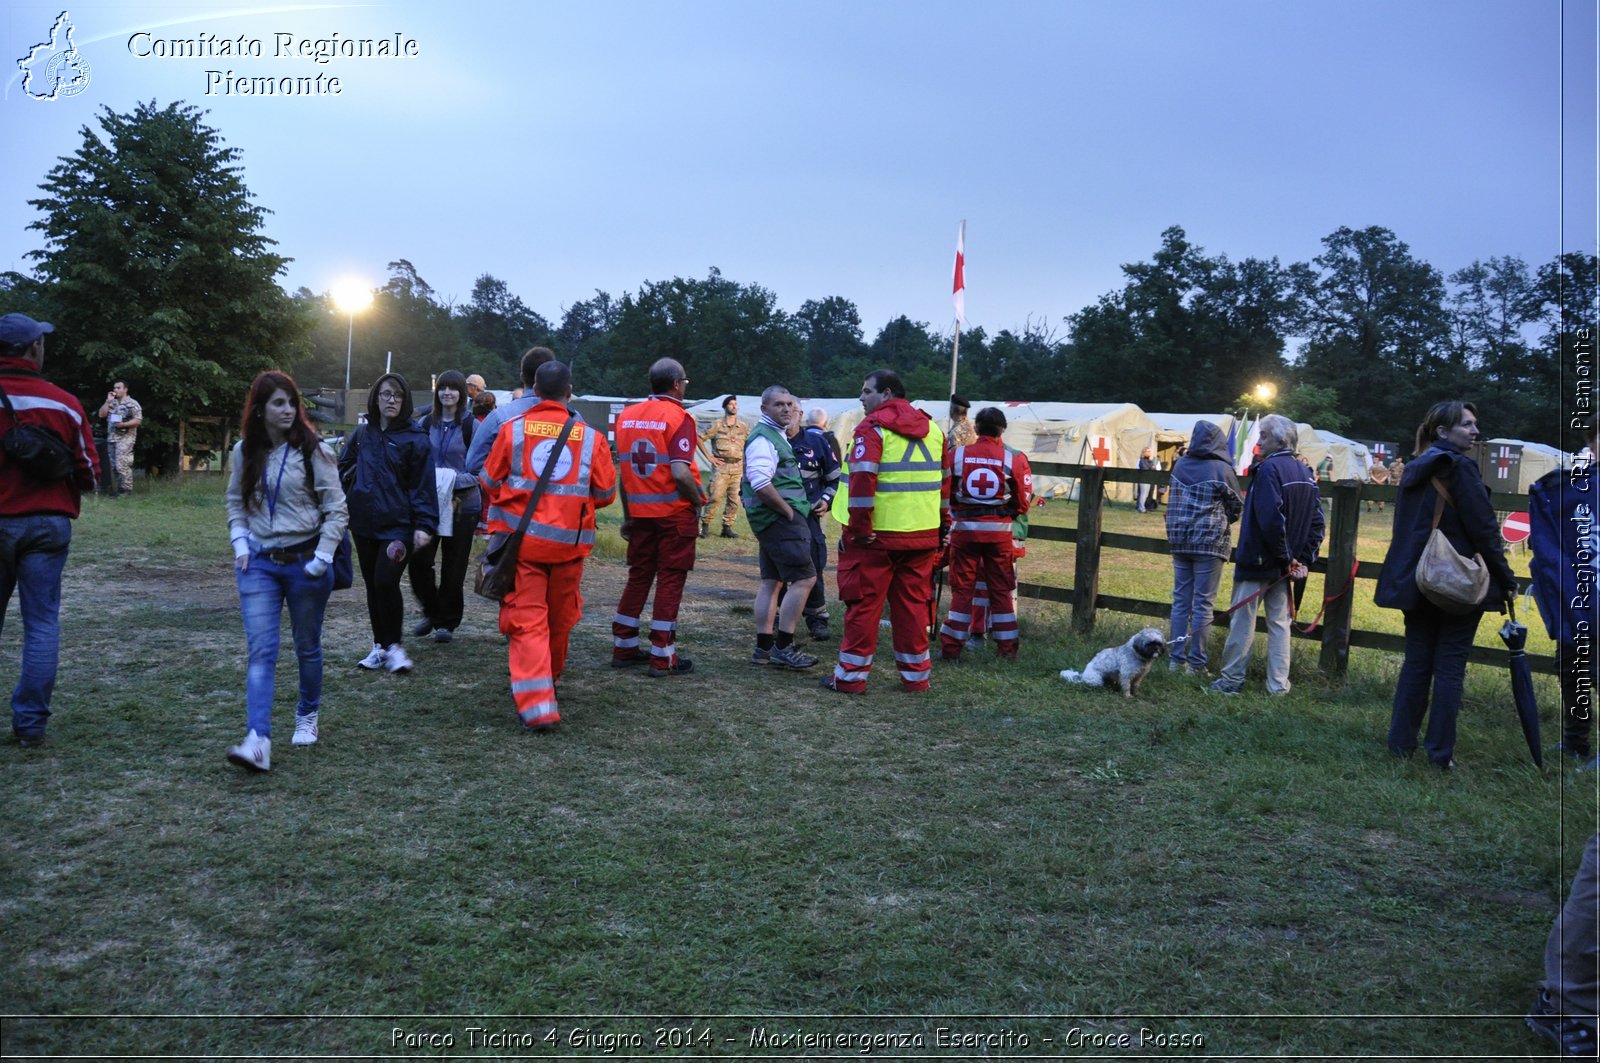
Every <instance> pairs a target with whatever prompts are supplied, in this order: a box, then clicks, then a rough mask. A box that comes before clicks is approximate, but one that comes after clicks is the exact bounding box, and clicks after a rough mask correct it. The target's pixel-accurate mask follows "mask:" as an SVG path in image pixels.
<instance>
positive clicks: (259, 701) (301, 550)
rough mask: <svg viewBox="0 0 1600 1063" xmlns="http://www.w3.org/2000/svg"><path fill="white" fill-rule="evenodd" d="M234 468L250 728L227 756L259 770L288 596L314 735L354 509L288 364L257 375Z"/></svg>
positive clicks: (302, 711) (305, 717) (303, 741)
mask: <svg viewBox="0 0 1600 1063" xmlns="http://www.w3.org/2000/svg"><path fill="white" fill-rule="evenodd" d="M232 463H233V464H232V470H231V472H230V474H229V477H228V534H229V535H230V536H231V537H232V539H233V567H234V575H235V578H236V581H237V583H238V585H239V608H240V610H241V612H242V613H243V614H244V633H245V639H246V640H247V642H248V643H249V646H250V660H249V666H248V668H247V670H246V672H245V704H246V710H245V711H246V715H247V720H248V727H249V730H248V731H247V733H246V734H245V737H244V741H242V742H240V743H239V744H238V745H236V746H234V747H233V748H232V749H230V750H228V759H229V760H230V761H232V762H233V763H235V764H238V765H241V766H242V767H245V768H250V769H252V770H254V771H267V770H269V769H270V768H271V767H272V737H271V736H272V699H273V673H274V672H275V670H276V668H277V663H278V630H279V625H280V618H281V616H282V613H283V607H284V605H285V604H287V605H288V607H289V624H290V627H291V628H292V629H293V631H294V649H295V657H296V658H297V659H298V661H299V665H300V700H299V704H298V705H297V706H296V707H295V728H294V739H293V742H294V744H295V745H297V746H303V745H311V744H312V743H314V742H316V740H317V713H318V707H319V703H320V701H321V697H322V615H323V611H324V610H325V609H326V608H327V605H328V594H329V592H330V591H332V590H333V572H332V571H331V569H330V566H331V565H332V563H333V558H334V553H335V551H336V550H337V549H338V547H339V541H340V539H341V538H343V536H344V532H345V525H346V524H347V523H348V516H347V512H346V508H345V500H344V489H343V488H342V487H341V486H340V485H339V469H338V466H337V464H336V463H335V460H334V455H333V451H331V450H329V449H328V448H327V446H325V445H324V444H323V443H322V441H321V439H320V438H319V437H318V435H317V430H316V428H315V427H313V426H312V424H311V421H310V420H309V419H308V418H307V417H306V415H305V411H304V409H303V407H302V406H301V402H300V389H299V388H298V387H296V386H295V382H294V380H293V379H292V378H291V377H289V376H288V374H286V373H280V372H277V371H275V370H268V371H267V372H265V373H261V374H260V375H259V376H257V377H256V379H255V381H254V383H252V384H251V385H250V394H249V396H248V397H247V398H246V399H245V403H244V415H243V417H242V419H241V422H240V426H239V442H238V443H237V444H235V445H234V448H233V458H232Z"/></svg>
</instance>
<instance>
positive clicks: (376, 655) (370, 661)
mask: <svg viewBox="0 0 1600 1063" xmlns="http://www.w3.org/2000/svg"><path fill="white" fill-rule="evenodd" d="M385 656H386V655H385V654H384V652H383V647H382V646H380V645H378V644H377V643H376V642H374V643H373V644H372V652H371V653H369V654H367V655H366V656H365V657H363V658H361V660H359V661H357V662H356V667H357V668H365V669H366V670H367V671H369V672H376V671H377V670H378V669H380V668H382V667H383V663H384V657H385Z"/></svg>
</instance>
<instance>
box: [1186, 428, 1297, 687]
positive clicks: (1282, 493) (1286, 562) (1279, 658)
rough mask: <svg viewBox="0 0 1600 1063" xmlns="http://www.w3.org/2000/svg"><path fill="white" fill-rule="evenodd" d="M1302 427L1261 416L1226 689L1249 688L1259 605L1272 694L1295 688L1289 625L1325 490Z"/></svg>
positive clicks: (1220, 683) (1242, 525)
mask: <svg viewBox="0 0 1600 1063" xmlns="http://www.w3.org/2000/svg"><path fill="white" fill-rule="evenodd" d="M1299 443H1300V433H1299V431H1298V430H1296V428H1295V426H1294V422H1293V421H1291V420H1289V418H1287V417H1284V416H1282V415H1281V414H1276V413H1271V414H1268V415H1267V416H1265V417H1263V418H1261V453H1262V454H1263V455H1264V456H1263V457H1262V458H1261V460H1260V461H1259V462H1258V463H1257V464H1256V467H1255V470H1254V472H1253V473H1252V474H1251V476H1250V486H1249V493H1248V494H1246V495H1245V499H1244V516H1243V517H1242V518H1241V519H1240V521H1239V546H1238V549H1237V550H1235V551H1234V560H1235V561H1236V562H1237V564H1236V566H1235V568H1234V573H1233V604H1232V606H1231V607H1230V608H1231V610H1232V614H1233V615H1232V617H1231V618H1230V619H1229V623H1228V641H1227V643H1226V644H1225V645H1224V646H1223V648H1222V675H1221V677H1220V678H1218V679H1217V681H1216V682H1214V683H1212V684H1211V689H1212V690H1214V691H1216V692H1217V693H1219V694H1237V693H1239V691H1240V690H1242V689H1243V688H1244V672H1245V667H1246V665H1248V664H1249V663H1250V645H1251V643H1252V642H1254V641H1255V636H1256V608H1257V607H1258V606H1259V605H1261V603H1262V602H1263V601H1265V602H1266V605H1267V693H1269V694H1287V693H1288V692H1289V624H1290V622H1291V621H1293V620H1294V607H1293V605H1292V601H1293V599H1292V597H1291V595H1292V588H1291V586H1290V580H1291V579H1300V578H1303V577H1304V576H1305V574H1306V570H1307V569H1308V568H1309V567H1310V565H1311V562H1313V561H1315V560H1316V558H1317V548H1318V547H1319V546H1321V545H1322V528H1323V521H1322V495H1321V492H1320V491H1318V490H1317V481H1316V478H1315V476H1314V474H1313V473H1312V471H1311V470H1310V469H1308V468H1306V465H1305V463H1304V462H1302V461H1301V460H1300V459H1299V458H1297V457H1295V456H1294V451H1295V447H1296V446H1298V445H1299Z"/></svg>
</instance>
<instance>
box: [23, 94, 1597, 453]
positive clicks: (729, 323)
mask: <svg viewBox="0 0 1600 1063" xmlns="http://www.w3.org/2000/svg"><path fill="white" fill-rule="evenodd" d="M202 113H203V112H201V111H199V110H198V109H196V108H194V107H191V106H187V105H184V104H172V105H168V106H166V107H158V106H157V105H156V104H155V103H154V102H151V103H149V104H141V105H139V106H137V107H136V108H135V109H134V110H133V111H132V112H130V113H128V114H116V113H113V112H112V111H111V110H110V109H109V108H105V109H103V114H102V115H101V116H100V128H99V129H98V130H95V129H91V128H89V127H87V126H85V127H84V128H83V130H82V133H83V144H82V146H81V147H80V148H79V150H78V151H77V152H76V153H75V154H73V155H71V156H67V157H63V158H62V159H60V160H58V162H57V164H56V165H55V166H54V167H53V168H52V169H51V170H50V171H49V172H48V173H47V174H46V175H45V179H44V182H43V183H42V184H41V185H40V189H41V191H42V192H43V193H44V195H43V196H42V197H41V198H39V199H35V200H31V201H30V203H31V204H32V205H33V206H35V207H37V208H38V209H39V210H40V212H41V214H42V218H41V220H39V221H37V222H35V223H34V224H33V225H32V226H31V228H32V229H33V230H36V231H38V232H40V233H41V234H42V236H43V244H44V246H43V247H42V248H40V249H38V250H36V251H33V252H31V253H30V256H31V257H32V258H33V260H34V262H35V267H34V269H33V271H32V272H31V273H28V274H17V273H10V274H5V275H4V276H0V288H3V289H4V291H5V295H6V300H7V304H8V305H7V309H8V310H21V311H22V312H25V313H33V314H34V316H37V317H42V318H45V319H48V320H52V321H54V322H56V323H57V325H58V330H59V331H58V332H57V334H56V335H55V336H54V337H52V339H53V341H54V344H53V346H52V348H51V355H50V362H49V370H50V372H51V374H52V376H54V377H56V378H57V379H60V380H62V381H63V383H64V384H65V386H67V387H69V388H70V389H72V390H74V391H76V392H78V393H79V394H82V395H84V396H85V397H89V398H95V399H97V398H98V396H99V395H101V394H102V393H103V392H104V390H105V388H106V386H107V384H108V383H109V382H110V381H111V380H112V379H117V378H122V379H127V380H128V382H129V384H130V386H131V387H132V389H133V392H134V394H135V395H137V396H138V397H140V399H141V401H143V402H145V404H146V406H147V408H148V409H149V410H150V412H151V415H152V416H151V425H150V428H151V429H152V430H151V431H149V432H148V433H147V432H146V431H141V433H140V437H141V449H143V447H144V444H145V442H146V440H147V439H148V441H149V442H148V445H149V446H150V447H152V448H160V447H163V446H165V447H168V448H170V444H171V439H172V438H173V436H174V435H175V425H176V421H177V419H178V418H180V417H184V416H197V415H202V414H213V415H216V414H220V415H222V416H232V415H233V414H234V412H235V411H236V410H237V408H238V403H239V397H240V395H241V394H242V393H243V391H244V388H245V386H246V385H247V384H248V382H249V380H250V379H251V377H252V376H253V375H254V374H255V373H256V372H258V371H259V370H261V369H264V368H269V367H274V366H277V367H286V368H289V369H291V370H292V371H294V373H295V374H296V377H297V378H298V379H299V380H300V382H301V384H302V386H303V387H306V388H316V387H338V386H342V384H343V382H344V379H345V362H346V350H347V342H348V339H349V336H350V333H349V331H348V329H349V321H348V319H347V318H346V316H345V314H344V313H343V312H341V311H339V310H338V308H337V307H335V305H334V304H333V300H332V298H331V296H330V295H329V294H328V293H316V292H312V291H309V290H307V289H305V288H301V289H300V290H298V291H296V292H294V293H292V294H290V293H286V292H285V291H284V290H283V289H282V288H281V287H280V285H279V283H278V277H279V276H280V275H281V274H282V273H283V272H284V269H285V266H286V265H287V263H288V261H289V259H287V258H285V257H284V256H282V255H280V254H278V253H277V251H276V250H275V248H274V245H273V242H272V241H271V240H269V239H267V238H266V237H265V236H263V235H262V232H261V229H262V226H263V223H264V220H265V216H266V214H267V213H268V212H267V211H266V209H265V208H264V207H261V206H259V205H257V204H256V203H255V202H254V200H253V197H252V195H251V194H250V192H249V191H248V189H247V188H246V186H245V184H244V180H243V175H242V170H241V168H240V166H239V156H238V152H237V151H236V150H235V149H232V148H229V147H227V146H226V145H225V144H224V143H223V141H222V138H221V136H220V134H218V132H217V131H216V130H214V129H211V128H209V127H207V126H205V125H204V124H203V123H202V122H201V120H200V118H201V115H202ZM1322 248H1323V250H1322V253H1321V254H1319V255H1318V256H1316V257H1315V258H1314V259H1312V260H1311V261H1310V262H1297V263H1291V264H1288V265H1284V264H1282V263H1280V262H1279V261H1278V259H1276V258H1273V259H1267V260H1263V259H1256V258H1246V259H1242V260H1240V261H1238V262H1234V261H1231V260H1230V259H1229V258H1228V257H1227V256H1226V255H1222V254H1208V253H1207V252H1206V251H1205V249H1203V248H1201V247H1199V246H1197V245H1195V244H1193V243H1191V242H1190V241H1189V239H1188V236H1187V234H1186V233H1185V232H1184V230H1183V229H1182V228H1181V227H1179V226H1172V227H1170V228H1168V229H1166V230H1165V231H1164V232H1162V233H1161V235H1160V241H1159V245H1158V246H1157V248H1156V249H1155V251H1154V253H1153V254H1152V255H1151V257H1150V259H1149V260H1148V261H1141V262H1134V263H1128V264H1124V265H1123V266H1122V267H1121V269H1122V274H1123V283H1122V285H1121V286H1120V287H1119V288H1118V289H1116V290H1114V291H1111V292H1107V293H1106V294H1104V295H1102V296H1101V297H1100V298H1099V299H1098V300H1096V301H1095V302H1094V303H1093V304H1092V305H1090V306H1087V307H1084V308H1083V309H1081V310H1079V311H1077V312H1076V313H1072V314H1070V315H1068V316H1067V317H1066V318H1064V319H1063V320H1062V321H1061V322H1060V323H1059V324H1052V323H1051V322H1050V320H1049V319H1048V318H1041V319H1039V320H1037V321H1036V320H1033V319H1031V318H1030V319H1029V320H1028V321H1026V322H1024V323H1022V324H1021V325H1019V326H1017V327H1015V328H1009V329H1001V330H1000V331H998V332H996V333H993V334H990V333H989V332H988V331H987V330H986V329H984V328H982V327H977V328H971V329H969V330H966V331H964V332H963V333H962V334H961V346H960V384H959V387H960V390H961V391H963V392H964V393H966V394H968V395H971V396H976V397H987V398H997V399H1007V400H1031V401H1050V400H1058V401H1072V402H1133V403H1137V404H1138V405H1139V406H1141V407H1143V408H1144V409H1147V410H1155V411H1177V412H1199V413H1205V412H1226V411H1230V410H1234V409H1237V408H1238V407H1239V405H1240V404H1241V401H1242V396H1243V394H1244V393H1245V392H1246V391H1247V390H1248V389H1249V388H1251V387H1252V386H1253V385H1254V384H1255V383H1257V382H1259V381H1270V382H1272V383H1273V384H1275V385H1276V387H1277V389H1278V398H1277V400H1276V401H1275V403H1274V405H1275V407H1276V408H1278V409H1279V410H1281V411H1282V412H1285V413H1288V414H1290V415H1291V416H1293V417H1294V418H1295V419H1296V420H1301V421H1310V422H1312V423H1314V424H1316V425H1317V426H1319V427H1324V428H1328V429H1331V430H1333V431H1339V432H1344V433H1346V434H1350V435H1354V436H1357V437H1360V438H1376V439H1389V440H1406V439H1409V437H1410V434H1411V431H1412V428H1413V426H1414V425H1415V423H1416V422H1417V420H1418V419H1419V418H1420V416H1421V413H1422V411H1423V410H1424V409H1425V408H1426V407H1427V406H1428V405H1429V404H1431V403H1432V402H1434V401H1436V400H1437V399H1439V398H1443V397H1454V396H1460V397H1466V398H1469V399H1472V400H1475V401H1476V402H1477V403H1478V404H1479V406H1480V410H1481V414H1482V416H1481V420H1482V421H1483V423H1484V424H1485V426H1486V428H1487V429H1488V430H1489V432H1490V434H1493V435H1505V436H1511V437H1514V438H1521V439H1529V440H1537V441H1544V442H1550V443H1560V442H1561V440H1560V439H1559V438H1558V433H1559V430H1560V427H1561V426H1560V424H1559V421H1560V419H1559V418H1558V417H1556V416H1555V415H1554V413H1553V412H1552V411H1553V410H1554V409H1555V408H1556V406H1557V402H1558V395H1559V387H1560V379H1561V377H1560V374H1561V366H1562V365H1563V364H1569V365H1570V364H1571V353H1572V348H1573V345H1574V342H1575V338H1576V336H1577V334H1578V331H1579V330H1580V329H1582V328H1585V327H1592V326H1593V323H1594V322H1593V310H1592V308H1593V306H1594V302H1595V298H1596V291H1597V288H1596V286H1597V262H1596V258H1595V256H1593V255H1588V254H1578V253H1573V254H1565V255H1561V256H1559V257H1557V258H1555V259H1553V260H1552V261H1550V262H1547V263H1542V264H1540V265H1538V266H1537V267H1530V266H1529V265H1528V264H1527V263H1525V262H1523V261H1522V260H1520V259H1517V258H1514V257H1510V256H1502V257H1492V258H1489V259H1487V260H1480V261H1475V262H1472V263H1470V264H1469V265H1467V266H1465V267H1463V268H1461V269H1458V270H1456V271H1455V272H1453V273H1451V274H1449V275H1448V276H1446V275H1444V274H1442V273H1441V272H1440V271H1439V270H1438V269H1436V268H1435V267H1433V266H1432V265H1430V264H1429V263H1427V262H1425V261H1422V260H1421V259H1419V258H1417V257H1416V256H1414V255H1413V254H1412V253H1411V251H1410V249H1409V248H1408V247H1407V245H1406V244H1405V243H1404V242H1403V241H1402V240H1401V239H1399V237H1398V236H1396V234H1395V233H1393V232H1392V231H1390V230H1388V229H1385V228H1381V227H1377V226H1372V227H1368V228H1364V229H1351V228H1347V227H1342V228H1340V229H1338V230H1336V231H1335V232H1333V233H1331V234H1329V235H1328V236H1326V237H1324V238H1323V240H1322ZM387 272H388V279H387V280H386V281H385V282H384V283H383V285H382V286H381V287H379V288H377V289H376V291H375V292H374V301H373V303H372V305H371V306H370V307H369V308H368V309H366V310H363V311H361V312H360V314H359V316H358V317H357V319H356V321H355V328H354V344H353V347H352V348H351V350H350V364H351V369H350V372H351V380H352V383H353V384H355V385H356V386H361V384H363V383H365V382H368V381H370V380H372V379H374V378H375V377H376V376H377V375H378V373H380V372H381V371H382V369H383V367H384V362H385V358H386V357H387V356H388V355H389V354H390V353H391V352H392V354H393V356H394V358H395V365H396V368H397V369H399V370H400V371H402V372H404V373H406V374H407V375H408V376H410V377H411V379H412V382H413V386H415V387H418V388H422V387H426V386H427V379H428V377H427V374H429V373H432V372H438V371H442V370H444V369H447V368H459V369H462V370H464V371H466V372H478V373H482V374H483V375H484V376H485V377H487V378H488V379H489V381H490V383H491V386H499V387H510V386H513V384H514V383H515V381H516V366H517V363H518V360H519V358H520V356H521V354H522V352H523V351H524V350H526V349H527V348H528V347H530V346H534V345H536V344H537V345H544V346H548V347H551V348H552V349H554V350H555V351H556V352H557V354H558V355H559V356H560V357H562V358H563V359H564V360H566V361H568V362H570V363H571V364H572V365H573V368H574V376H575V379H576V380H577V382H578V384H579V386H580V389H581V390H582V391H584V392H587V393H591V394H611V395H636V394H638V392H639V391H640V389H641V387H642V386H643V381H644V380H645V375H646V370H647V368H648V366H649V364H650V363H651V362H653V361H654V360H656V359H657V358H660V357H664V356H670V357H674V358H677V359H679V360H680V361H682V362H683V363H684V364H685V365H686V366H688V367H689V369H690V375H691V377H692V379H693V381H694V383H693V390H694V392H695V393H696V394H700V395H714V394H720V393H725V392H744V393H750V392H755V391H759V390H760V389H761V388H762V387H764V386H765V385H767V384H770V383H773V382H782V383H785V384H787V385H788V386H789V387H790V388H791V389H792V390H794V391H796V392H797V393H801V394H806V395H852V394H854V393H855V392H856V390H857V389H858V388H859V386H860V382H861V379H862V377H863V376H865V375H866V373H867V372H869V371H870V370H872V369H874V368H877V367H879V366H889V367H891V368H894V369H896V370H897V371H899V372H900V374H901V375H902V377H903V378H904V379H905V381H906V383H907V387H908V390H909V391H910V392H911V393H912V395H913V396H916V397H926V398H942V397H944V395H945V393H946V391H947V389H948V386H949V364H950V350H951V342H952V339H953V334H952V332H951V330H950V329H948V328H933V327H930V326H929V325H928V323H926V322H923V321H916V320H913V319H911V318H910V317H908V316H905V315H900V316H897V317H895V318H893V319H892V320H890V321H888V322H887V323H886V324H884V325H883V326H882V327H881V328H879V329H878V330H877V332H876V333H875V334H874V335H873V337H872V339H871V340H870V341H869V340H868V339H867V334H866V332H865V330H864V328H863V323H862V321H861V315H860V312H859V310H858V309H857V307H856V305H855V304H854V303H853V302H852V301H851V300H850V299H849V298H847V297H845V296H843V295H829V296H826V297H823V298H818V299H808V300H806V301H805V302H803V303H802V304H801V305H800V307H799V309H798V310H796V311H794V312H788V311H785V310H783V309H782V308H781V307H779V305H778V299H777V296H776V294H775V293H774V292H772V291H771V290H770V289H767V288H765V287H763V286H761V285H760V284H756V283H746V282H740V281H736V280H733V279H731V278H729V277H726V276H724V275H723V274H722V273H721V271H720V270H718V269H716V268H714V267H713V268H711V269H710V270H709V271H708V273H707V274H706V275H705V276H704V277H702V278H688V277H681V276H678V277H672V278H670V279H667V280H657V281H646V282H644V283H642V284H641V285H640V286H639V288H638V290H637V291H632V292H623V293H622V294H621V295H620V296H618V295H612V294H611V293H609V292H605V291H598V290H597V291H595V293H594V294H593V296H591V297H590V298H588V299H583V300H580V301H578V302H576V303H574V304H572V305H570V306H566V307H563V308H561V312H560V314H559V316H558V318H557V319H555V320H552V319H550V318H547V317H545V316H544V315H542V314H541V313H539V312H538V311H536V310H534V309H532V308H531V307H530V306H529V305H528V304H527V303H526V302H525V301H524V300H523V298H522V297H521V296H519V295H517V294H516V293H514V292H512V291H511V290H510V287H509V286H508V285H507V284H506V282H505V281H503V280H501V279H499V278H496V277H494V276H492V275H490V274H487V273H485V274H483V275H481V276H480V277H478V279H477V281H476V283H475V284H474V285H473V288H472V292H471V295H470V297H469V298H468V299H467V301H466V302H465V303H462V304H460V305H455V304H453V303H452V302H450V301H449V300H446V299H442V298H441V297H440V295H439V294H438V293H437V292H436V291H435V290H434V289H433V288H432V286H430V285H429V284H428V283H427V281H425V280H424V279H423V277H422V276H421V275H420V273H419V271H418V269H417V267H416V266H415V265H414V264H413V263H412V262H411V261H410V260H407V259H404V258H397V259H396V260H394V261H392V262H390V263H389V264H388V266H387ZM1291 345H1293V346H1294V347H1295V349H1294V350H1293V351H1291V350H1290V347H1291ZM96 404H97V403H96Z"/></svg>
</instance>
